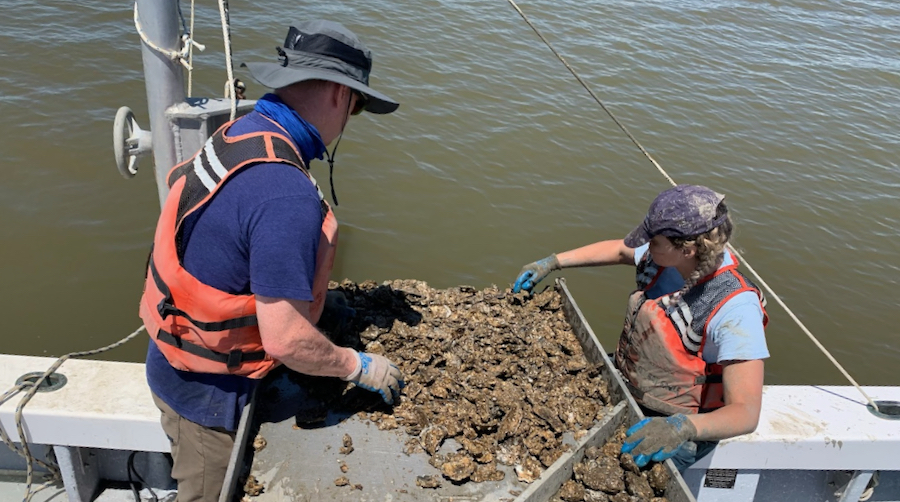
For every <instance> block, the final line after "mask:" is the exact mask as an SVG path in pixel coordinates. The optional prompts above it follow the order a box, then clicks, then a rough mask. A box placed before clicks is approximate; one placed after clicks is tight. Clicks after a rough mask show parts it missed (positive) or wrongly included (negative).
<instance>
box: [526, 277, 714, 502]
mask: <svg viewBox="0 0 900 502" xmlns="http://www.w3.org/2000/svg"><path fill="white" fill-rule="evenodd" d="M555 287H556V290H557V291H558V292H559V293H560V295H561V296H562V298H563V311H564V312H565V314H566V319H567V320H568V321H569V325H571V326H572V331H573V332H574V333H575V337H576V338H578V341H579V342H580V343H581V347H582V349H583V350H584V353H585V356H586V357H587V358H588V360H589V361H591V362H593V363H597V362H602V364H603V368H602V370H601V371H602V373H603V376H604V377H606V378H607V380H608V381H609V382H610V383H611V384H612V387H613V388H611V389H610V397H611V398H614V399H615V398H618V399H619V400H621V401H624V402H626V403H628V416H627V417H626V423H627V424H628V425H633V424H635V423H637V422H638V421H639V420H642V419H643V418H644V413H643V412H642V411H641V408H640V406H638V404H637V401H635V400H634V397H633V396H632V395H631V393H630V392H628V388H627V387H626V386H625V381H624V380H622V375H620V374H619V372H618V370H616V369H615V368H616V367H615V365H614V364H613V362H612V360H611V359H610V358H609V356H608V355H607V352H606V350H605V349H604V348H603V345H601V344H600V341H599V340H598V339H597V336H596V335H594V331H593V330H592V329H591V326H590V325H589V324H588V322H587V319H585V317H584V314H583V313H582V312H581V309H580V308H578V303H576V302H575V298H574V297H572V294H571V293H570V292H569V288H568V286H566V279H565V278H564V277H559V278H557V279H556V283H555ZM664 465H665V466H666V470H667V471H668V472H669V475H670V476H671V477H670V481H669V486H668V487H667V489H666V498H668V499H669V500H670V501H671V502H697V499H695V498H694V495H693V494H692V493H691V491H690V489H689V488H688V486H687V484H686V483H685V482H684V478H683V477H682V476H681V473H680V472H678V469H676V468H675V464H673V463H672V461H671V460H666V462H665V464H664ZM570 474H571V471H570ZM564 481H565V479H563V480H562V481H560V484H559V485H558V486H557V487H556V489H554V491H553V492H551V494H550V495H548V497H547V499H544V500H549V497H550V496H552V494H553V493H556V490H558V489H559V486H562V483H563V482H564ZM529 502H530V501H529Z"/></svg>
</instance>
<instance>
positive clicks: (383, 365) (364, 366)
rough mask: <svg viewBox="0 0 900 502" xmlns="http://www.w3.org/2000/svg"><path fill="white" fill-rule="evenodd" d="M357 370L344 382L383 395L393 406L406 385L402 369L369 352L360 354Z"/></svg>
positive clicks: (386, 359)
mask: <svg viewBox="0 0 900 502" xmlns="http://www.w3.org/2000/svg"><path fill="white" fill-rule="evenodd" d="M357 355H358V356H359V360H358V362H357V364H356V370H354V371H353V373H350V374H349V375H348V376H347V377H346V378H344V380H348V381H350V382H353V383H355V384H356V385H358V386H360V387H362V388H363V389H366V390H369V391H372V392H377V393H379V394H381V398H382V399H384V402H385V403H387V404H393V403H394V399H396V398H398V397H399V396H400V389H402V388H403V386H404V385H406V384H405V383H404V382H403V375H402V374H401V373H400V368H397V366H396V365H394V363H392V362H391V361H390V360H389V359H388V358H386V357H384V356H380V355H378V354H370V353H368V352H358V353H357Z"/></svg>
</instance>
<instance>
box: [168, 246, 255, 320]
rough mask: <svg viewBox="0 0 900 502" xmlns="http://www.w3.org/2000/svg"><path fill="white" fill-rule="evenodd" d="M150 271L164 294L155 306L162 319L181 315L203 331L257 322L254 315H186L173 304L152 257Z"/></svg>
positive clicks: (170, 294)
mask: <svg viewBox="0 0 900 502" xmlns="http://www.w3.org/2000/svg"><path fill="white" fill-rule="evenodd" d="M150 273H151V274H152V275H153V282H154V283H156V288H157V289H159V291H160V292H161V293H162V294H163V296H164V298H163V299H162V300H160V301H159V304H158V305H157V306H156V311H157V312H159V316H160V317H161V318H162V319H165V318H166V317H169V316H170V315H174V316H178V317H183V318H185V319H187V320H188V321H190V322H191V324H193V325H194V326H197V327H198V328H200V329H202V330H203V331H226V330H229V329H237V328H246V327H247V326H256V325H257V324H259V322H258V321H257V320H256V315H248V316H244V317H235V318H234V319H227V320H224V321H217V322H203V321H198V320H196V319H194V318H193V317H191V316H190V315H188V314H187V312H185V311H183V310H181V309H179V308H178V307H176V306H175V302H174V301H173V300H172V293H171V291H169V287H168V286H166V283H165V282H163V280H162V277H160V275H159V272H158V271H157V270H156V264H155V263H153V259H152V258H151V259H150Z"/></svg>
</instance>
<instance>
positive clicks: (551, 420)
mask: <svg viewBox="0 0 900 502" xmlns="http://www.w3.org/2000/svg"><path fill="white" fill-rule="evenodd" d="M331 289H332V290H333V291H340V292H342V293H343V296H344V298H345V299H346V302H345V303H346V307H349V308H351V309H353V311H354V312H355V315H353V316H352V317H350V318H348V319H344V320H343V321H341V320H337V321H335V320H334V319H331V320H330V321H329V320H328V319H324V320H325V321H326V322H325V324H328V325H330V327H328V328H327V329H325V331H326V332H327V333H328V334H329V336H331V337H332V338H333V339H334V340H335V342H336V343H339V344H341V345H346V346H356V348H360V349H364V350H366V351H369V352H373V353H379V354H384V355H385V356H386V357H388V358H390V359H391V360H392V361H393V362H394V363H396V364H397V366H399V368H400V370H401V371H402V372H403V375H404V378H405V380H406V387H405V388H404V389H403V391H402V395H401V397H400V401H399V403H395V406H394V407H393V408H388V407H385V406H381V407H376V408H372V407H371V406H370V407H368V411H367V412H363V415H364V417H365V418H368V419H369V420H371V421H372V422H374V423H376V424H377V426H378V428H379V429H382V430H391V429H398V430H400V431H404V432H405V433H406V434H407V435H409V436H410V437H409V440H408V441H407V442H406V447H405V452H406V453H408V454H409V453H413V452H422V451H424V452H426V453H427V454H428V455H429V456H430V463H431V464H432V465H433V466H435V467H436V468H438V469H440V471H441V473H442V474H443V476H444V477H445V478H446V479H448V480H450V481H451V482H454V483H463V482H467V481H473V482H482V481H499V480H502V479H503V478H504V476H505V474H504V472H503V471H502V470H499V469H498V468H497V466H498V464H503V465H508V466H512V467H514V470H515V472H516V475H517V476H518V479H519V480H521V481H523V482H527V483H530V482H532V481H534V480H535V479H536V478H537V477H538V476H540V474H541V473H542V472H543V471H544V469H545V468H546V467H548V466H550V465H551V464H552V463H553V462H554V461H556V460H557V459H558V458H559V457H560V456H561V455H562V454H563V453H564V452H565V451H566V450H567V449H568V448H569V447H568V446H566V445H565V444H564V442H563V435H564V434H566V433H569V435H570V436H569V437H571V438H575V439H579V438H581V437H583V436H584V434H585V433H586V432H587V431H588V430H589V429H590V428H591V427H592V426H593V425H594V424H595V423H596V422H597V420H599V419H600V418H602V417H603V416H604V415H605V414H606V413H607V412H608V411H609V408H608V406H607V405H608V404H609V394H608V382H607V381H606V380H605V379H603V378H602V377H601V374H600V368H599V367H598V366H596V365H592V364H590V363H588V361H587V360H586V358H585V356H584V354H583V352H582V349H581V346H580V344H579V342H578V340H577V339H576V338H575V335H574V333H573V332H572V329H571V327H570V326H569V324H568V322H567V321H566V319H565V316H564V313H563V310H562V303H561V302H562V299H561V297H560V295H559V293H557V292H556V291H555V290H553V289H552V288H548V289H546V290H545V291H544V292H542V293H538V294H536V295H534V296H526V295H524V294H513V293H511V292H510V291H509V290H508V289H507V290H501V289H498V288H497V287H490V288H487V289H484V290H480V291H478V290H475V289H474V288H471V287H466V286H462V287H455V288H450V289H445V290H436V289H433V288H430V287H429V286H428V285H427V284H426V283H424V282H420V281H412V280H397V281H391V282H386V283H384V284H381V285H379V284H377V283H374V282H371V281H369V282H363V283H360V284H355V283H353V282H350V281H344V282H342V283H340V284H337V283H332V284H331ZM333 315H334V313H333V312H329V313H328V315H327V316H326V317H328V316H333ZM355 337H358V338H355ZM351 394H352V393H350V392H345V393H344V394H343V397H342V399H344V401H345V402H344V403H343V406H345V407H346V408H347V409H352V408H353V406H357V408H356V409H360V408H359V406H358V402H357V403H355V404H350V403H348V402H346V401H347V400H354V399H355V400H359V399H365V398H371V394H370V393H364V394H369V396H361V395H359V393H356V394H353V396H354V397H350V396H351ZM338 395H340V393H338ZM376 397H377V396H376ZM328 405H329V406H330V407H332V409H333V408H335V407H340V406H341V405H340V403H335V402H331V403H328ZM451 439H452V440H453V441H455V446H457V447H456V448H451V450H453V449H455V450H456V451H454V452H447V448H444V449H443V450H442V449H441V446H442V445H445V443H446V442H448V441H450V440H451ZM450 445H453V443H450ZM440 483H441V480H440V479H439V477H438V479H433V478H432V477H427V476H423V477H422V478H421V479H420V483H418V484H419V486H422V487H435V488H436V487H438V486H440Z"/></svg>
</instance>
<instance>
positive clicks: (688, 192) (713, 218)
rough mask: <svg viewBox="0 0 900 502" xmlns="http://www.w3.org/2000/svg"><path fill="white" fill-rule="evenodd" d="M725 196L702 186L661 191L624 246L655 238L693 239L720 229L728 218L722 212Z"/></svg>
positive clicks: (635, 245) (683, 186)
mask: <svg viewBox="0 0 900 502" xmlns="http://www.w3.org/2000/svg"><path fill="white" fill-rule="evenodd" d="M723 200H725V196H724V195H722V194H720V193H716V192H715V191H713V190H711V189H709V188H707V187H704V186H699V185H678V186H675V187H672V188H670V189H668V190H664V191H662V192H661V193H660V194H659V195H657V196H656V199H654V200H653V203H651V204H650V210H649V211H648V212H647V217H646V218H644V222H643V223H641V225H640V226H638V227H637V228H635V229H634V230H632V231H631V233H630V234H628V236H627V237H625V245H626V246H628V247H630V248H636V247H638V246H641V245H643V244H645V243H646V242H648V241H649V240H650V239H652V238H653V237H654V236H656V235H664V236H666V237H693V236H695V235H700V234H703V233H706V232H709V231H710V230H712V229H714V228H716V227H718V226H719V225H721V224H722V223H725V220H726V219H727V218H728V213H727V212H724V211H723V212H719V211H718V209H719V204H721V203H722V201H723Z"/></svg>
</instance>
